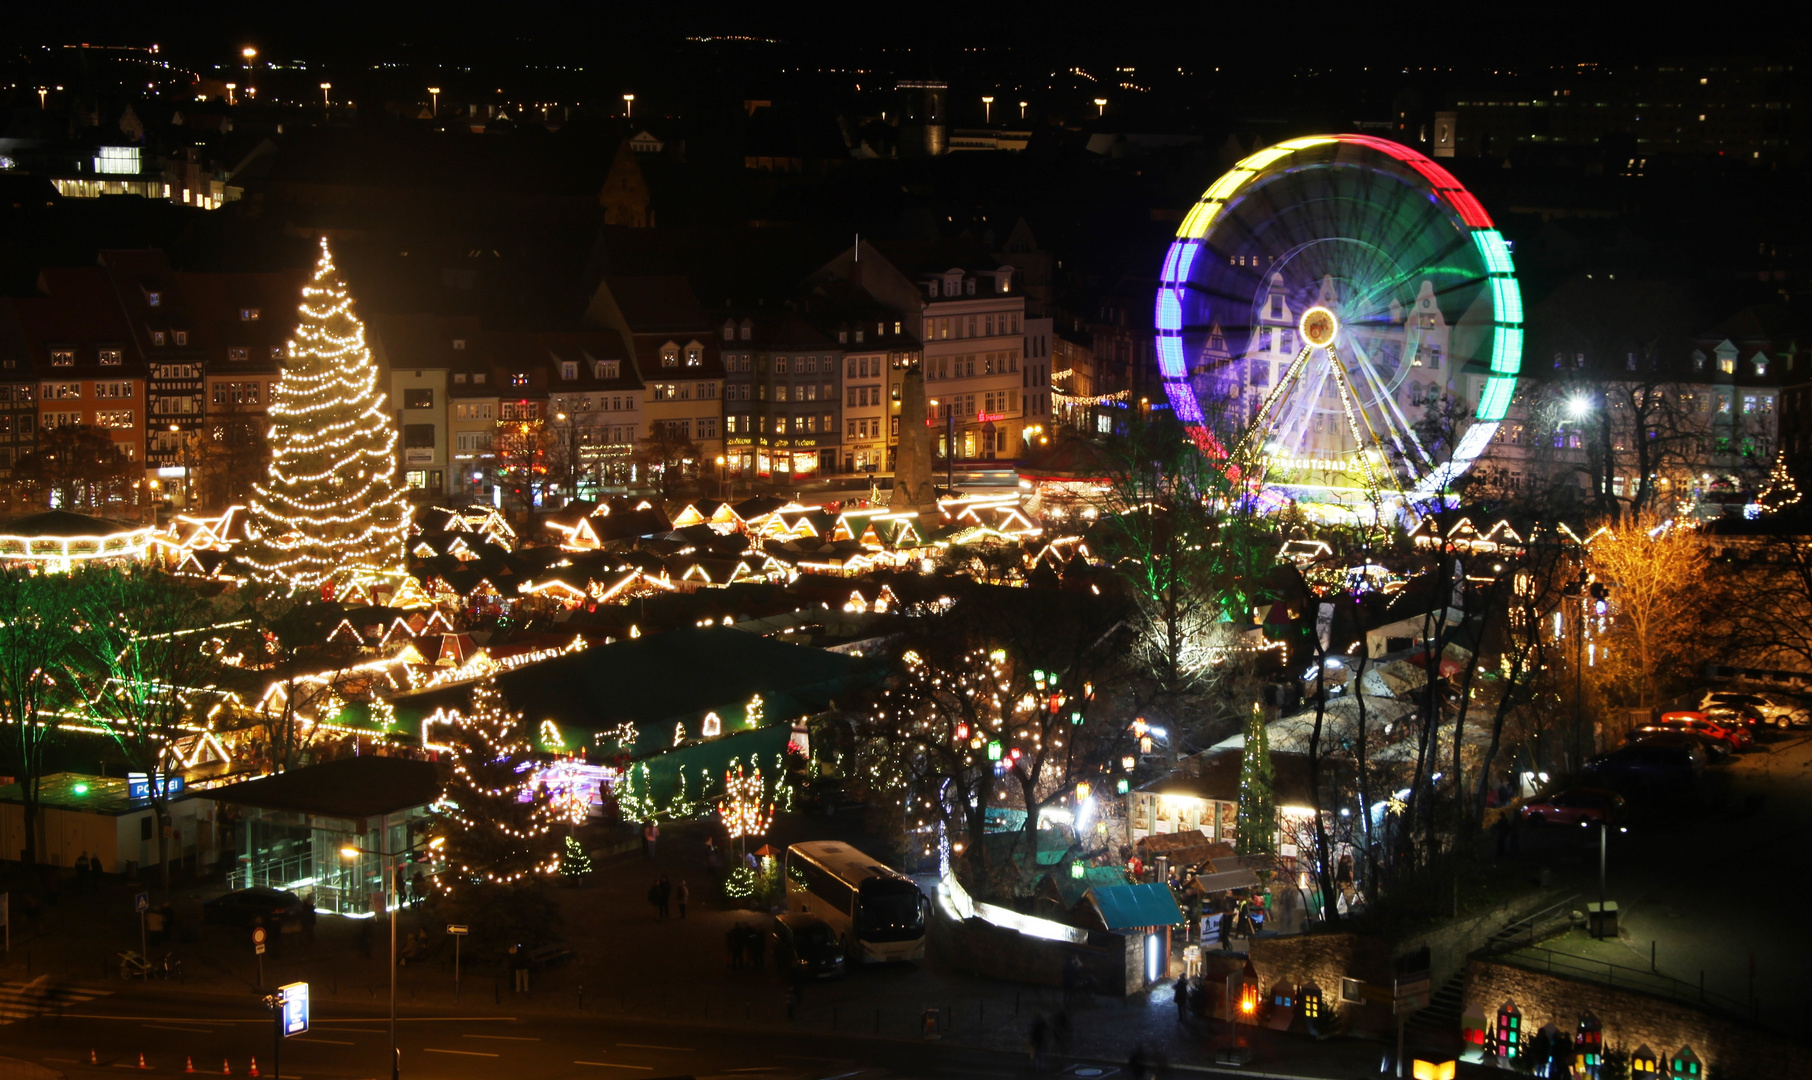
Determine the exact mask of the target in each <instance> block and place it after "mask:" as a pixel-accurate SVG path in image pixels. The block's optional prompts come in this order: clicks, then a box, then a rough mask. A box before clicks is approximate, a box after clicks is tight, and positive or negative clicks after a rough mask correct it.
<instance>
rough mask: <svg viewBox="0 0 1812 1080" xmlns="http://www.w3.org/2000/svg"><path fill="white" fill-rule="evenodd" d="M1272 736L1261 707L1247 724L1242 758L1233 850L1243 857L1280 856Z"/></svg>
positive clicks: (1254, 710) (1253, 709)
mask: <svg viewBox="0 0 1812 1080" xmlns="http://www.w3.org/2000/svg"><path fill="white" fill-rule="evenodd" d="M1273 782H1274V778H1273V776H1272V773H1271V736H1270V734H1269V733H1268V732H1267V731H1266V729H1265V714H1264V712H1263V711H1262V710H1261V709H1259V707H1258V706H1257V705H1254V706H1253V707H1252V716H1251V718H1250V719H1248V720H1247V721H1246V749H1245V750H1244V752H1243V753H1242V754H1241V755H1240V766H1239V811H1238V817H1237V818H1236V820H1235V824H1234V832H1233V850H1234V851H1235V852H1237V853H1238V854H1241V855H1275V854H1277V798H1276V795H1275V794H1274V793H1273V791H1272V784H1273Z"/></svg>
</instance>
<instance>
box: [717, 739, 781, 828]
mask: <svg viewBox="0 0 1812 1080" xmlns="http://www.w3.org/2000/svg"><path fill="white" fill-rule="evenodd" d="M719 812H720V813H721V814H722V815H723V822H724V831H725V832H727V833H729V835H730V839H732V840H741V839H743V838H744V837H749V836H761V835H764V834H765V833H766V832H767V831H768V826H769V825H771V824H773V822H774V804H773V803H771V802H769V801H768V800H767V798H766V791H765V788H764V786H763V784H762V782H761V766H759V765H757V766H755V768H754V770H753V771H745V770H744V769H743V767H742V762H740V761H737V760H734V759H732V760H731V762H730V767H729V768H728V769H726V770H724V801H723V806H722V808H721V809H720V811H719Z"/></svg>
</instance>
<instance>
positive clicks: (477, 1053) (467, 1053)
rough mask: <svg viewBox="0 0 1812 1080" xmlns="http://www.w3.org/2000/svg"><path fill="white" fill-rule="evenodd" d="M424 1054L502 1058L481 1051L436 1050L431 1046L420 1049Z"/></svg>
mask: <svg viewBox="0 0 1812 1080" xmlns="http://www.w3.org/2000/svg"><path fill="white" fill-rule="evenodd" d="M422 1053H424V1054H458V1055H459V1056H461V1057H502V1056H503V1055H501V1054H490V1053H486V1052H485V1051H483V1050H437V1049H435V1048H434V1047H432V1046H424V1047H422Z"/></svg>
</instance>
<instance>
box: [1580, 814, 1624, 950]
mask: <svg viewBox="0 0 1812 1080" xmlns="http://www.w3.org/2000/svg"><path fill="white" fill-rule="evenodd" d="M1579 824H1581V825H1582V826H1584V827H1586V828H1588V829H1589V828H1591V827H1592V822H1590V821H1582V822H1580V823H1579ZM1610 831H1611V823H1610V820H1609V819H1607V818H1600V819H1599V820H1598V930H1597V932H1596V933H1594V934H1593V935H1592V936H1593V937H1595V938H1603V937H1604V924H1605V906H1606V898H1605V863H1606V862H1607V856H1606V850H1607V847H1608V845H1609V837H1610ZM1617 831H1618V832H1620V833H1627V832H1629V831H1630V830H1629V826H1627V825H1619V826H1617Z"/></svg>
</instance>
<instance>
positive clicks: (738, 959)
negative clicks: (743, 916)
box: [724, 923, 742, 969]
mask: <svg viewBox="0 0 1812 1080" xmlns="http://www.w3.org/2000/svg"><path fill="white" fill-rule="evenodd" d="M724 949H725V950H726V951H728V952H729V954H730V967H732V968H737V969H740V968H741V967H742V924H741V923H737V924H736V925H735V926H732V927H730V929H728V930H726V931H724Z"/></svg>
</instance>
